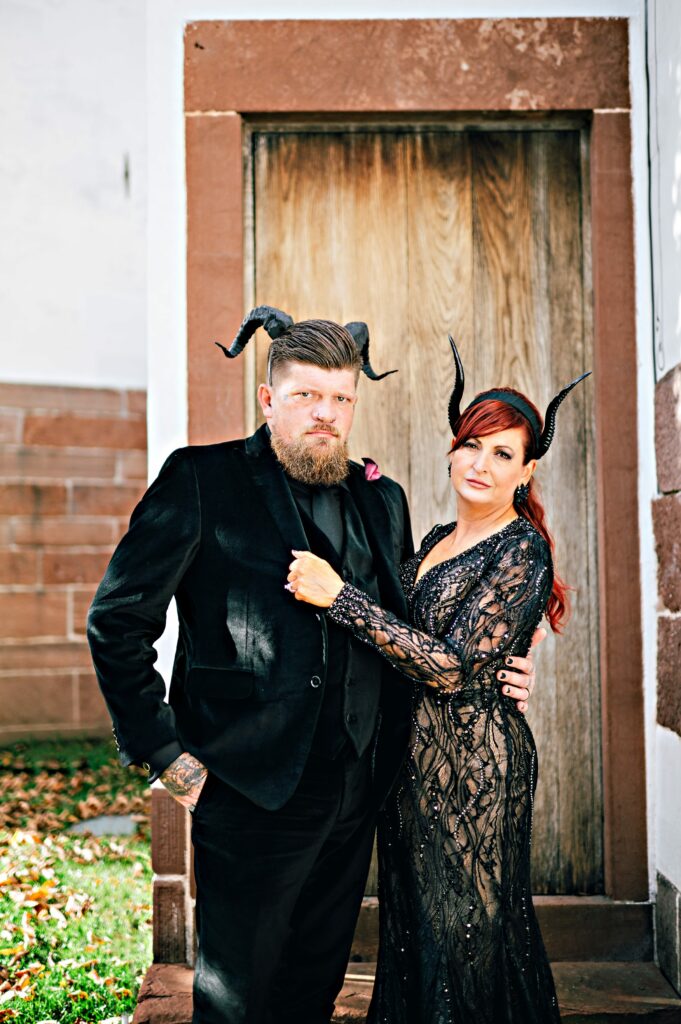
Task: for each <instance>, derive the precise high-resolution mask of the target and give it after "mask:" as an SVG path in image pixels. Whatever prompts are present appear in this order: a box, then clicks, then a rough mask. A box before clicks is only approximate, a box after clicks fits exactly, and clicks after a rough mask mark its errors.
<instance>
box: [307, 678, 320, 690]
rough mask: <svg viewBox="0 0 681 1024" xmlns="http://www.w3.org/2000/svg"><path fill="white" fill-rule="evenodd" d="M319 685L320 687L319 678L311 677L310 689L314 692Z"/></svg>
mask: <svg viewBox="0 0 681 1024" xmlns="http://www.w3.org/2000/svg"><path fill="white" fill-rule="evenodd" d="M321 685H322V681H321V679H320V678H319V676H312V679H311V680H310V686H311V687H312V689H313V690H316V689H318V687H320V686H321Z"/></svg>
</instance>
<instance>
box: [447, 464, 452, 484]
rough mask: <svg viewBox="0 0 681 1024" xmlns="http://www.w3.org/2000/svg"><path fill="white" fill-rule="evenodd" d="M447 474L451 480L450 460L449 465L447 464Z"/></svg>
mask: <svg viewBox="0 0 681 1024" xmlns="http://www.w3.org/2000/svg"><path fill="white" fill-rule="evenodd" d="M447 476H448V477H449V478H450V480H451V477H452V464H451V462H450V463H449V465H448V466H447Z"/></svg>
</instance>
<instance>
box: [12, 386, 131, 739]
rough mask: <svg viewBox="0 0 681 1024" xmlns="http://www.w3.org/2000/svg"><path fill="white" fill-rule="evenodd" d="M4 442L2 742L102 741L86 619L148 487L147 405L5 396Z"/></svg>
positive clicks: (15, 389) (36, 394) (86, 392)
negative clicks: (33, 738)
mask: <svg viewBox="0 0 681 1024" xmlns="http://www.w3.org/2000/svg"><path fill="white" fill-rule="evenodd" d="M0 442H1V445H0V742H8V741H10V740H11V739H14V738H20V737H22V736H26V735H46V734H47V735H49V734H57V733H59V734H67V733H74V732H78V733H84V732H93V733H96V732H100V731H105V730H106V729H108V727H109V719H108V715H107V713H106V709H105V707H104V703H103V701H102V698H101V696H100V693H99V688H98V686H97V682H96V680H95V677H94V672H93V670H92V664H91V661H90V655H89V650H88V646H87V643H86V640H85V616H86V614H87V608H88V605H89V603H90V600H91V599H92V595H93V594H94V591H95V589H96V586H97V583H98V582H99V580H100V579H101V577H102V574H103V572H104V569H105V567H106V564H107V562H108V560H109V557H110V555H111V552H112V550H113V547H114V545H115V543H116V541H117V540H118V538H119V537H120V536H121V535H122V533H123V532H124V531H125V529H126V526H127V520H128V517H129V515H130V512H131V511H132V508H133V506H134V504H135V502H136V501H137V499H138V498H139V496H140V495H141V493H142V492H143V490H144V488H145V486H146V472H147V469H146V465H147V460H146V395H145V393H144V392H143V391H124V390H109V389H99V388H66V387H51V386H50V387H47V386H45V387H42V386H36V385H23V384H0Z"/></svg>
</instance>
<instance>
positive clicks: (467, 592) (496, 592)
mask: <svg viewBox="0 0 681 1024" xmlns="http://www.w3.org/2000/svg"><path fill="white" fill-rule="evenodd" d="M454 526H455V524H454V523H449V524H447V525H438V526H436V527H434V529H433V530H431V532H430V533H429V534H428V535H427V536H426V538H425V539H424V541H423V543H422V545H421V548H420V550H419V551H418V552H417V553H416V555H415V556H414V557H413V558H410V559H409V560H408V561H407V562H405V563H404V565H403V566H402V567H401V570H400V576H401V580H402V586H403V588H404V591H405V594H406V597H407V600H408V604H409V613H410V623H406V622H403V621H402V620H400V619H398V618H397V617H396V616H395V615H393V614H392V613H391V612H388V611H386V610H384V609H383V608H381V607H379V606H378V605H377V604H375V603H374V602H373V601H372V600H371V598H369V597H368V596H367V595H366V594H364V593H362V592H361V591H360V590H357V589H356V588H355V587H353V586H352V585H351V584H348V583H346V584H345V585H344V586H343V589H342V590H341V592H340V594H339V595H338V597H337V598H336V600H335V601H334V603H333V604H332V605H331V607H330V608H329V610H328V614H329V616H330V617H331V618H332V619H333V620H334V621H335V622H337V623H338V624H339V625H342V626H345V627H346V628H348V629H350V630H351V632H352V633H353V634H354V635H355V636H356V637H357V638H358V639H360V640H363V641H364V642H366V643H368V644H370V645H371V646H372V647H374V648H375V649H376V650H378V651H379V652H380V653H381V654H382V655H383V656H384V657H385V658H387V659H388V660H389V661H390V662H391V664H392V665H393V666H394V667H395V668H397V669H398V670H399V671H400V672H401V673H402V674H403V675H405V676H407V677H409V678H410V679H411V680H413V681H414V684H415V685H414V687H413V703H412V736H411V743H410V749H409V753H408V756H407V759H406V761H405V764H404V766H403V768H402V770H401V773H400V775H399V777H398V779H397V781H396V784H395V787H394V789H393V792H392V794H391V796H390V797H389V799H388V802H387V804H386V807H385V808H384V810H383V812H382V815H381V818H380V821H379V831H378V850H379V880H380V881H379V904H380V921H381V944H380V950H379V957H378V964H377V971H376V984H375V988H374V998H373V1002H372V1005H371V1010H370V1013H369V1017H368V1020H369V1021H370V1022H371V1024H421V1022H422V1024H554V1022H557V1021H559V1020H560V1016H559V1012H558V1004H557V1000H556V994H555V988H554V984H553V978H552V975H551V969H550V967H549V963H548V959H547V957H546V952H545V949H544V944H543V941H542V938H541V934H540V931H539V926H538V924H537V920H536V917H535V914H534V910H533V907H532V897H531V891H532V890H531V884H530V842H531V830H532V799H533V795H534V789H535V787H536V782H537V760H536V750H535V745H534V740H533V737H532V733H531V731H530V728H529V726H528V724H527V722H526V721H525V718H524V716H523V715H522V714H521V713H520V712H519V711H518V710H517V708H516V704H515V701H513V700H512V699H511V698H509V697H504V696H502V694H501V691H500V684H499V682H498V680H497V679H496V675H495V673H496V672H497V671H498V670H499V668H500V667H501V665H502V664H503V659H504V657H505V656H507V655H509V654H518V655H525V654H526V653H527V651H528V649H529V645H530V641H531V638H532V634H533V632H534V630H535V627H536V626H537V625H538V624H539V621H540V619H541V617H542V615H543V613H544V610H545V608H546V604H547V601H548V598H549V595H550V593H551V586H552V581H553V568H552V562H551V552H550V549H549V546H548V544H547V543H546V541H545V540H544V538H543V537H542V536H541V535H540V534H539V533H538V532H537V531H536V530H535V529H534V527H533V526H532V525H531V524H530V523H529V522H528V521H527V520H526V519H524V518H523V517H519V518H517V519H514V520H513V521H512V522H511V523H509V524H508V525H507V526H505V527H504V528H503V529H501V530H499V531H498V532H497V533H495V534H493V535H492V536H491V537H488V538H486V539H485V540H483V541H481V542H479V543H478V544H475V545H474V546H473V547H471V548H469V549H467V550H466V551H463V552H461V553H460V554H459V555H457V556H455V557H454V558H450V559H447V560H445V561H443V562H440V563H438V564H437V565H435V566H433V567H432V568H430V569H428V570H427V571H426V572H424V573H423V575H422V576H421V577H420V578H419V579H418V581H417V580H416V576H417V572H418V567H419V565H420V563H421V561H422V560H423V558H424V557H425V556H426V555H427V554H428V552H429V551H430V550H431V548H433V547H434V546H435V544H437V542H438V541H440V540H442V538H443V537H445V536H446V535H447V534H448V533H450V532H451V530H452V529H453V528H454ZM424 684H425V685H424Z"/></svg>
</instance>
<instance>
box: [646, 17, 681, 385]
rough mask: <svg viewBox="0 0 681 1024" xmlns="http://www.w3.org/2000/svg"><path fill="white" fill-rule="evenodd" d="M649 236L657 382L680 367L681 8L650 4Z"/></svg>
mask: <svg viewBox="0 0 681 1024" xmlns="http://www.w3.org/2000/svg"><path fill="white" fill-rule="evenodd" d="M648 66H649V75H650V185H651V213H652V216H651V232H652V239H653V248H652V252H653V273H654V296H655V355H656V364H657V375H658V377H662V376H664V374H665V373H667V371H668V370H671V368H672V367H673V366H675V365H676V364H677V363H679V362H681V4H680V3H679V2H678V0H649V14H648Z"/></svg>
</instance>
